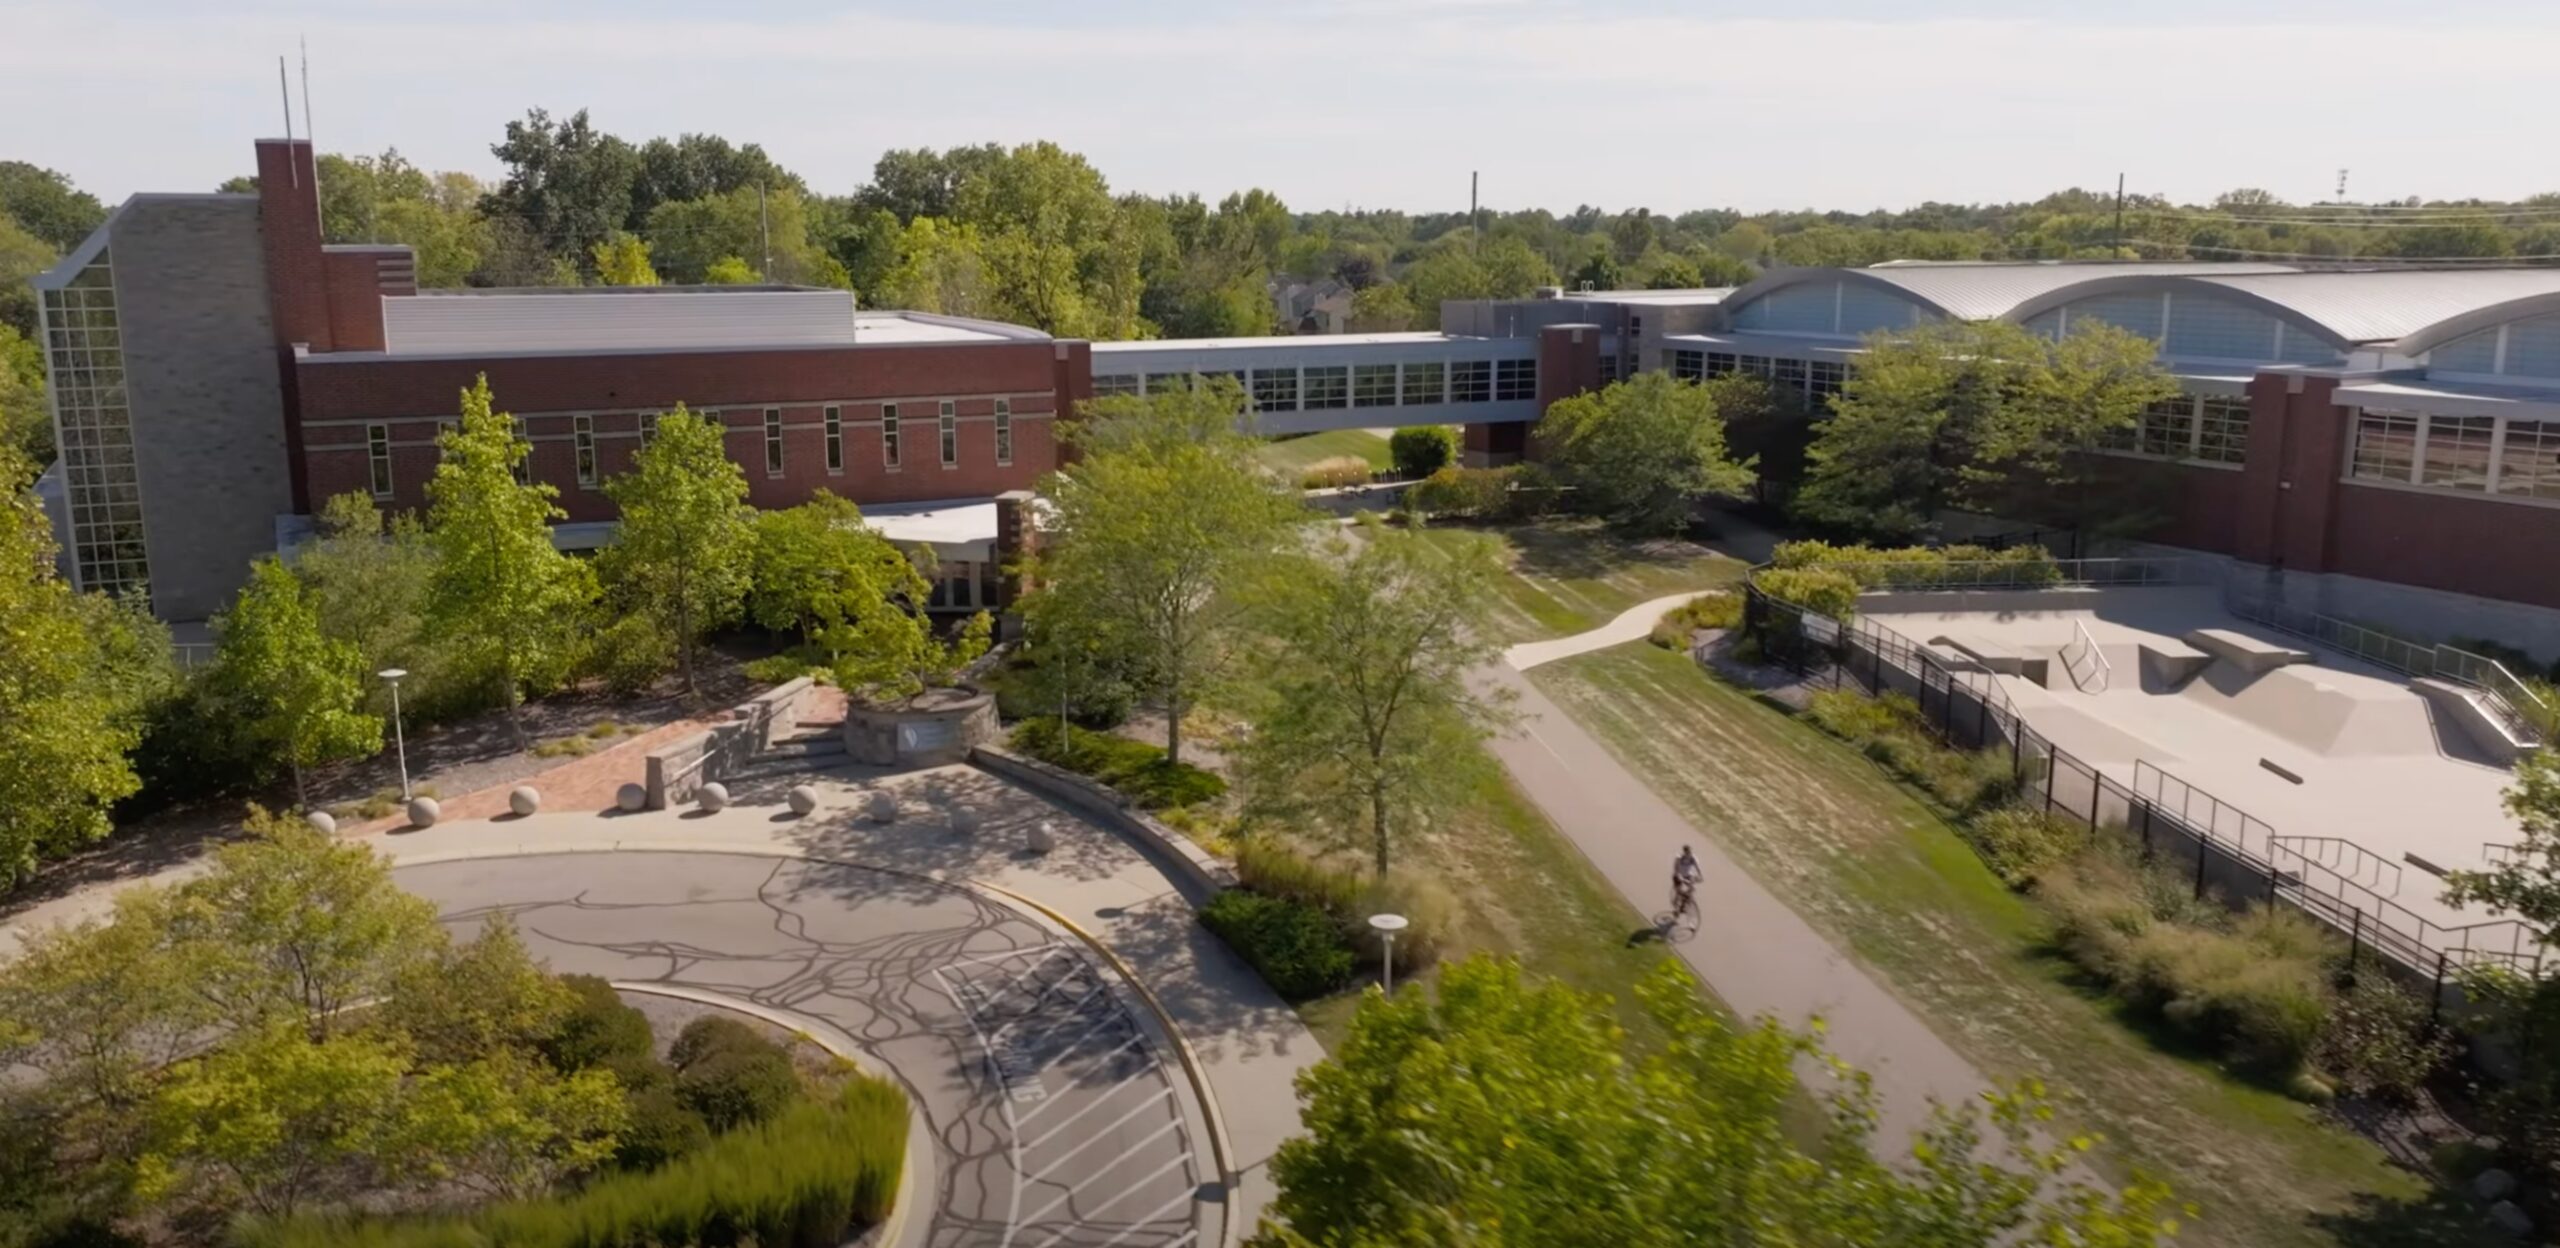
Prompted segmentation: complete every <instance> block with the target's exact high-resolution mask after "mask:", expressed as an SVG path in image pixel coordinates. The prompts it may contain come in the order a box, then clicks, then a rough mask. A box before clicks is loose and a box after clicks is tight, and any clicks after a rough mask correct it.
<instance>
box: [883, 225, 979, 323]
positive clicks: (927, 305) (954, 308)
mask: <svg viewBox="0 0 2560 1248" xmlns="http://www.w3.org/2000/svg"><path fill="white" fill-rule="evenodd" d="M896 247H897V251H898V256H899V258H898V261H897V263H896V264H894V265H892V266H890V268H889V270H888V272H887V273H885V274H884V275H883V276H882V277H881V279H880V287H879V289H878V290H877V291H875V292H874V293H873V297H872V299H871V302H872V303H873V304H874V305H875V306H878V307H884V308H906V309H910V310H912V311H917V312H938V313H941V314H943V315H945V316H986V315H991V314H992V313H993V311H994V300H995V295H994V292H993V289H992V286H991V282H992V279H991V278H990V277H989V276H988V273H987V260H986V251H985V247H984V244H983V242H982V241H981V240H980V238H979V237H978V231H977V230H976V228H975V227H972V226H967V225H958V224H954V223H952V222H949V221H942V220H937V219H935V218H933V217H918V218H916V219H915V220H913V221H910V222H908V223H907V225H906V227H905V229H904V231H903V232H902V233H901V234H900V236H899V237H898V240H897V243H896Z"/></svg>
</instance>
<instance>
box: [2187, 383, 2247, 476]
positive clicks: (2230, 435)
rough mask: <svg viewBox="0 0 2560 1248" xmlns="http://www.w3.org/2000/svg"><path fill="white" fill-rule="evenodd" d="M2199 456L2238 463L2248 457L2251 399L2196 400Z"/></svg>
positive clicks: (2227, 462) (2222, 462)
mask: <svg viewBox="0 0 2560 1248" xmlns="http://www.w3.org/2000/svg"><path fill="white" fill-rule="evenodd" d="M2196 458H2198V459H2201V460H2203V461H2205V462H2206V463H2209V464H2239V463H2246V462H2248V459H2249V401H2248V400H2247V399H2199V400H2197V401H2196Z"/></svg>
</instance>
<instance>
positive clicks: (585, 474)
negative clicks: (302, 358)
mask: <svg viewBox="0 0 2560 1248" xmlns="http://www.w3.org/2000/svg"><path fill="white" fill-rule="evenodd" d="M941 409H942V410H941V412H940V414H939V417H938V419H937V420H936V422H935V423H936V426H937V430H936V431H937V432H938V433H939V435H940V438H941V443H942V445H941V448H940V449H941V451H942V466H943V467H945V468H957V467H959V466H960V422H959V418H958V415H957V414H956V413H955V412H954V411H953V404H952V402H951V400H949V399H944V400H942V402H941ZM701 415H702V417H703V418H704V419H705V420H710V421H715V422H716V421H718V420H719V419H720V413H719V412H718V411H716V410H710V411H704V412H702V413H701ZM822 424H823V427H824V428H825V431H826V460H827V471H828V472H830V473H841V472H843V471H844V409H843V408H841V407H838V406H835V405H833V404H830V405H828V407H827V408H826V413H825V417H824V420H823V422H822ZM995 426H996V466H997V467H999V468H1003V467H1010V466H1012V464H1013V402H1012V400H1010V399H997V400H996V411H995ZM436 427H437V429H438V431H439V432H443V431H449V430H451V429H452V428H453V427H454V422H453V421H450V420H440V421H437V422H436ZM364 435H365V458H366V461H367V468H368V476H369V478H370V484H371V485H372V487H373V494H374V497H376V498H389V497H391V494H392V484H393V483H392V476H391V426H390V425H387V424H375V425H366V426H365V427H364ZM657 435H658V416H657V413H655V412H645V413H642V414H641V417H640V441H641V443H642V444H643V445H646V444H648V443H649V442H650V441H652V440H654V439H655V438H656V437H657ZM516 436H518V437H523V436H524V427H523V422H522V421H521V420H519V421H518V422H517V426H516ZM569 437H570V445H571V446H572V447H573V448H574V449H575V452H576V457H577V465H578V484H579V485H581V486H583V487H587V488H590V489H592V488H594V487H595V486H596V485H597V484H599V474H598V467H597V460H596V429H595V417H593V416H587V415H579V416H574V417H571V418H570V434H569ZM902 442H903V439H902V437H901V429H900V424H899V416H898V405H897V404H895V403H888V404H883V405H882V406H881V408H880V461H881V463H882V464H883V465H885V466H886V467H887V468H888V470H889V471H891V472H895V471H897V470H898V469H899V467H900V466H901V463H902V461H903V458H904V456H903V450H902ZM783 469H784V460H783V441H782V409H781V408H778V407H768V408H766V409H764V471H765V475H766V476H768V477H779V476H781V475H783ZM516 480H517V482H518V483H519V484H521V483H523V482H525V481H527V480H529V476H528V473H527V468H526V464H525V461H524V460H518V461H517V463H516Z"/></svg>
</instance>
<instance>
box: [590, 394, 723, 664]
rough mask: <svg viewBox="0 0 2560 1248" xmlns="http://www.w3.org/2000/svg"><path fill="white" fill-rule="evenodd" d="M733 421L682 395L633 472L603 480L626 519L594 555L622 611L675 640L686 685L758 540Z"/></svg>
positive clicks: (642, 450)
mask: <svg viewBox="0 0 2560 1248" xmlns="http://www.w3.org/2000/svg"><path fill="white" fill-rule="evenodd" d="M727 436H728V435H727V430H726V428H725V427H723V426H722V425H720V424H719V423H718V421H717V419H716V418H706V417H703V416H700V415H697V414H695V413H693V412H689V411H687V410H685V406H684V404H682V403H678V404H676V409H675V410H674V411H672V412H668V413H666V414H664V415H662V416H660V417H659V418H658V432H657V436H655V437H653V438H651V439H649V441H648V443H647V445H645V446H642V447H641V448H640V451H639V453H638V454H636V455H634V456H632V459H631V471H629V472H627V473H623V474H620V475H618V476H615V477H614V478H612V479H611V480H608V481H606V482H605V486H604V492H605V496H606V497H608V498H611V499H612V500H613V504H614V506H615V508H617V509H618V510H619V512H620V514H621V518H622V522H621V524H620V525H619V526H618V527H617V528H616V530H615V533H614V539H613V544H612V545H610V546H607V547H605V549H604V553H603V554H601V555H600V556H598V557H597V564H598V572H599V574H600V575H601V576H602V578H603V580H604V583H605V586H606V587H607V589H608V590H609V591H610V592H611V593H612V595H613V596H614V598H615V600H616V603H617V606H618V607H619V609H620V610H622V611H624V612H627V613H632V614H636V615H639V616H641V617H644V618H647V619H650V620H654V621H656V622H657V623H658V626H659V628H660V630H661V631H662V634H663V636H664V637H665V638H666V640H667V641H668V642H669V643H671V644H672V646H673V648H674V650H675V652H676V654H677V657H678V667H679V670H680V671H682V673H683V675H684V687H685V691H686V692H687V693H692V692H696V691H697V690H698V688H699V686H698V685H697V684H696V683H695V680H694V652H695V650H696V648H697V647H698V646H699V645H700V643H701V640H702V635H703V633H705V632H707V631H709V630H711V629H714V628H718V627H720V626H722V625H724V624H727V623H729V622H731V621H732V620H734V619H736V618H737V615H738V611H739V608H740V606H741V604H742V603H743V602H744V601H745V599H746V594H747V575H748V572H749V563H750V560H751V558H752V556H753V554H754V550H755V546H754V541H755V511H754V509H752V508H750V507H748V506H747V474H746V472H745V470H743V469H741V468H739V467H738V465H737V462H736V461H734V460H732V459H730V458H729V456H728V452H727V451H726V450H725V449H723V448H724V443H725V440H726V438H727Z"/></svg>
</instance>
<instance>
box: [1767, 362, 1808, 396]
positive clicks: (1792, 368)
mask: <svg viewBox="0 0 2560 1248" xmlns="http://www.w3.org/2000/svg"><path fill="white" fill-rule="evenodd" d="M1804 379H1805V367H1804V361H1802V360H1779V361H1776V362H1775V363H1773V364H1772V365H1771V366H1770V369H1769V382H1770V384H1772V385H1776V386H1783V387H1785V388H1787V389H1789V390H1796V391H1801V390H1803V389H1804Z"/></svg>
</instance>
